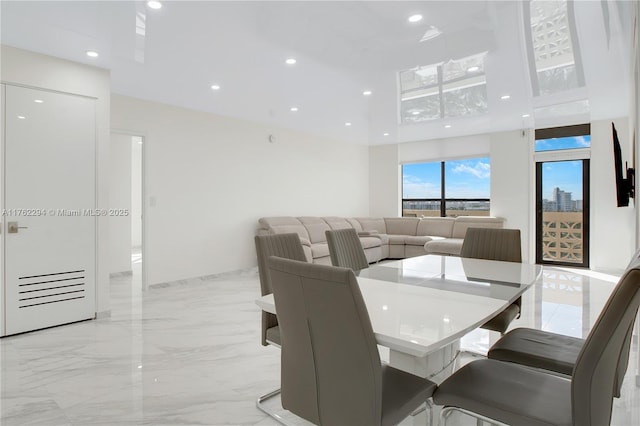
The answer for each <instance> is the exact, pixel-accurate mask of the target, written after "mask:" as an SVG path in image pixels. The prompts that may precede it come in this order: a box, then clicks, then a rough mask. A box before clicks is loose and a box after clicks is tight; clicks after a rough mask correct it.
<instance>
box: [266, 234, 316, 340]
mask: <svg viewBox="0 0 640 426" xmlns="http://www.w3.org/2000/svg"><path fill="white" fill-rule="evenodd" d="M255 243H256V255H257V257H258V274H259V275H260V290H261V293H262V295H263V296H266V295H267V294H271V293H273V290H272V284H271V276H270V275H269V268H268V266H267V259H268V258H269V257H270V256H278V257H284V258H287V259H293V260H300V261H305V260H306V258H305V255H304V250H303V248H302V243H301V242H300V237H299V236H298V234H296V233H287V234H274V235H257V236H256V237H255ZM277 325H278V319H277V317H276V316H275V315H273V314H271V313H269V312H264V311H263V312H262V344H263V345H264V346H266V345H267V344H268V342H267V330H268V329H269V328H271V327H276V326H277Z"/></svg>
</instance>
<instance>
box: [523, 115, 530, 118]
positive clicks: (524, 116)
mask: <svg viewBox="0 0 640 426" xmlns="http://www.w3.org/2000/svg"><path fill="white" fill-rule="evenodd" d="M527 117H530V115H529V114H522V118H527Z"/></svg>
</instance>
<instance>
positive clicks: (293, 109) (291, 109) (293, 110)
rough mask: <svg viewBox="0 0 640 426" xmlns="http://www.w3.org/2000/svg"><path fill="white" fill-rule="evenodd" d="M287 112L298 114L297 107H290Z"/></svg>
mask: <svg viewBox="0 0 640 426" xmlns="http://www.w3.org/2000/svg"><path fill="white" fill-rule="evenodd" d="M289 111H291V112H298V107H291V108H289Z"/></svg>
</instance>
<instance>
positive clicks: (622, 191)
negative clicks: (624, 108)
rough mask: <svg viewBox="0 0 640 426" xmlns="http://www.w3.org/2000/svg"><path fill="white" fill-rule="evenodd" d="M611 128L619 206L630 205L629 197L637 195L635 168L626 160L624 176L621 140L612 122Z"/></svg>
mask: <svg viewBox="0 0 640 426" xmlns="http://www.w3.org/2000/svg"><path fill="white" fill-rule="evenodd" d="M611 130H612V132H613V165H614V167H615V172H616V195H617V200H618V207H627V206H628V205H629V198H634V195H635V187H636V183H635V169H634V168H632V167H628V164H627V162H626V161H625V167H624V169H626V173H627V177H624V175H623V173H624V171H625V170H624V169H623V168H622V150H621V148H620V140H619V139H618V132H617V131H616V126H615V125H614V124H613V123H611Z"/></svg>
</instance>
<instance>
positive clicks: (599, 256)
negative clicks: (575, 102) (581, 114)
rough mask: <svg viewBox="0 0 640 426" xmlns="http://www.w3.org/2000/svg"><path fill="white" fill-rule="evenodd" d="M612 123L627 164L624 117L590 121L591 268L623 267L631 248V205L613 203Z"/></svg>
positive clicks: (628, 143) (629, 155)
mask: <svg viewBox="0 0 640 426" xmlns="http://www.w3.org/2000/svg"><path fill="white" fill-rule="evenodd" d="M612 121H613V122H614V123H615V125H616V130H617V131H618V137H619V139H620V145H621V148H622V161H623V166H624V161H628V162H629V165H631V163H632V161H631V159H632V149H631V138H630V136H629V126H628V119H626V118H620V119H615V120H602V121H594V122H592V123H591V264H590V267H591V269H600V270H615V269H618V270H620V269H624V268H625V267H626V265H627V263H628V262H629V259H630V258H631V255H632V254H633V252H634V250H635V244H636V242H635V235H636V229H635V211H634V210H635V209H634V201H633V200H631V201H630V203H629V207H616V183H615V174H614V168H613V146H612V136H611V122H612Z"/></svg>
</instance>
